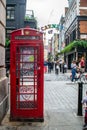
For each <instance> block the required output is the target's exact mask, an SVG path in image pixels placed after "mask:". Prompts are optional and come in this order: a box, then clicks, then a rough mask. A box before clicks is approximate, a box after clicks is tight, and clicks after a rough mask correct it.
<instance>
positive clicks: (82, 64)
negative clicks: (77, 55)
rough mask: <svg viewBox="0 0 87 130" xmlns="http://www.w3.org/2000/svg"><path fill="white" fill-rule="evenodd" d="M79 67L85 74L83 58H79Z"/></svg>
mask: <svg viewBox="0 0 87 130" xmlns="http://www.w3.org/2000/svg"><path fill="white" fill-rule="evenodd" d="M80 67H81V71H82V72H85V60H84V57H82V58H81V61H80Z"/></svg>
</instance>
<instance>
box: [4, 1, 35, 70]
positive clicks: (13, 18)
mask: <svg viewBox="0 0 87 130" xmlns="http://www.w3.org/2000/svg"><path fill="white" fill-rule="evenodd" d="M24 27H31V28H34V29H36V28H37V21H36V19H35V18H34V12H33V10H28V11H27V10H26V0H6V38H7V39H10V33H11V32H12V31H14V30H16V29H19V28H24ZM9 48H10V45H9V46H8V47H6V72H7V71H8V70H9V68H10V62H9V61H10V60H9V57H10V49H9Z"/></svg>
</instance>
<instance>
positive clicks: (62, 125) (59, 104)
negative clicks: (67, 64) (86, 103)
mask: <svg viewBox="0 0 87 130" xmlns="http://www.w3.org/2000/svg"><path fill="white" fill-rule="evenodd" d="M69 75H70V73H66V74H62V73H60V74H59V75H55V73H53V72H52V73H51V74H48V73H46V74H44V122H10V121H9V111H8V113H7V115H6V116H5V118H4V120H3V121H2V123H1V126H0V130H82V126H83V124H84V122H83V116H77V110H78V108H77V107H78V83H71V81H70V79H69ZM86 89H87V84H84V85H83V95H85V91H86ZM83 115H84V111H83Z"/></svg>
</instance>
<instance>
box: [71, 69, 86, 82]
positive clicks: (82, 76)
mask: <svg viewBox="0 0 87 130" xmlns="http://www.w3.org/2000/svg"><path fill="white" fill-rule="evenodd" d="M70 80H71V81H72V74H71V75H70ZM74 81H80V82H86V81H87V74H85V73H84V72H81V71H79V72H78V73H76V75H75V79H74Z"/></svg>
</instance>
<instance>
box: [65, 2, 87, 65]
mask: <svg viewBox="0 0 87 130" xmlns="http://www.w3.org/2000/svg"><path fill="white" fill-rule="evenodd" d="M68 2H69V7H68V8H66V11H65V21H64V24H63V26H64V31H65V32H64V38H65V46H67V45H69V44H70V43H71V42H73V41H74V40H78V39H80V40H82V39H83V40H87V0H68ZM86 54H87V50H84V48H80V49H76V48H75V49H74V50H73V51H71V52H69V53H65V54H64V56H65V60H66V59H67V62H68V67H69V68H70V65H71V62H72V60H73V59H74V60H80V59H81V57H82V56H83V57H84V58H85V62H86V61H87V56H86ZM86 68H87V62H86Z"/></svg>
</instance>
